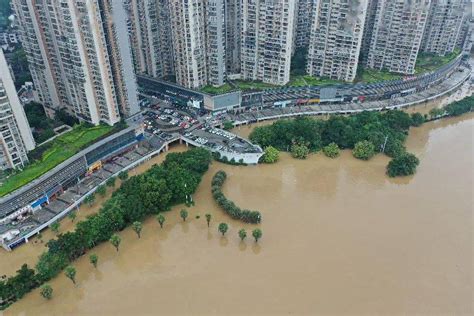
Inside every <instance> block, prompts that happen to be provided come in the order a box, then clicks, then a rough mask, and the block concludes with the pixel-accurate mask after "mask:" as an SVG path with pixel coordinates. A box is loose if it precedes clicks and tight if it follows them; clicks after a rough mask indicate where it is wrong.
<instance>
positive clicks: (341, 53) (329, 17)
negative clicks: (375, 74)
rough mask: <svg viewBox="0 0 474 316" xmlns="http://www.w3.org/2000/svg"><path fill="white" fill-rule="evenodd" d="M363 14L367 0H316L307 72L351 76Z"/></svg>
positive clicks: (321, 74)
mask: <svg viewBox="0 0 474 316" xmlns="http://www.w3.org/2000/svg"><path fill="white" fill-rule="evenodd" d="M366 15H367V0H354V1H347V0H319V1H318V3H317V5H316V6H315V7H314V13H313V22H312V26H311V35H310V42H309V49H308V61H307V66H306V70H307V72H308V74H310V75H312V76H316V77H328V78H332V79H338V80H345V81H352V80H354V79H355V76H356V74H357V64H358V59H359V54H360V48H361V43H362V34H363V30H364V23H365V19H366Z"/></svg>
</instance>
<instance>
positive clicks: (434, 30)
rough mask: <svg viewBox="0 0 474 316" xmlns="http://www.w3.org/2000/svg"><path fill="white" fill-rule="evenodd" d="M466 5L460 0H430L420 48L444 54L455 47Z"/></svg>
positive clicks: (450, 51)
mask: <svg viewBox="0 0 474 316" xmlns="http://www.w3.org/2000/svg"><path fill="white" fill-rule="evenodd" d="M465 9H466V5H465V4H464V3H463V1H462V0H432V3H431V9H430V11H429V15H428V22H427V24H426V29H425V34H424V36H423V44H422V49H423V51H425V52H428V53H434V54H437V55H441V56H444V55H446V54H449V53H452V52H453V51H454V49H455V48H456V44H457V40H458V38H459V36H460V34H461V26H462V22H463V15H464V12H465Z"/></svg>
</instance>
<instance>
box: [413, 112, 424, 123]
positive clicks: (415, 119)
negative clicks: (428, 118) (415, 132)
mask: <svg viewBox="0 0 474 316" xmlns="http://www.w3.org/2000/svg"><path fill="white" fill-rule="evenodd" d="M424 122H425V117H424V116H423V115H422V114H421V113H418V112H417V113H413V114H412V115H411V125H412V126H421V125H422V124H423V123H424Z"/></svg>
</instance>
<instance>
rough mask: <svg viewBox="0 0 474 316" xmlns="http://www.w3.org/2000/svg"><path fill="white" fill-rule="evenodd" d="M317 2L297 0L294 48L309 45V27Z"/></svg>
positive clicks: (315, 0) (313, 0) (314, 0)
mask: <svg viewBox="0 0 474 316" xmlns="http://www.w3.org/2000/svg"><path fill="white" fill-rule="evenodd" d="M317 3H318V0H298V11H297V16H296V24H295V27H296V29H295V32H296V33H295V37H294V45H295V48H296V49H298V48H305V47H308V45H309V37H310V34H311V25H312V23H311V22H312V21H313V14H314V12H315V10H314V8H315V7H316V5H317Z"/></svg>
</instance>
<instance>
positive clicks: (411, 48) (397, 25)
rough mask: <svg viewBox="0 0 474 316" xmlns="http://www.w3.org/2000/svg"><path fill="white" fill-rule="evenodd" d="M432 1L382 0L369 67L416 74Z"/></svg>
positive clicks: (378, 3) (368, 50) (370, 46)
mask: <svg viewBox="0 0 474 316" xmlns="http://www.w3.org/2000/svg"><path fill="white" fill-rule="evenodd" d="M430 1H431V0H378V1H376V3H374V5H375V13H374V15H373V17H372V18H373V21H371V22H370V25H373V29H372V34H371V36H370V40H369V42H368V47H366V48H364V49H365V51H366V53H365V54H366V58H364V59H365V60H366V66H367V67H369V68H374V69H378V70H382V69H385V70H388V71H390V72H396V73H403V74H413V73H414V72H415V64H416V58H417V56H418V52H419V49H420V45H421V41H422V38H423V33H424V30H425V25H426V21H427V19H428V12H429V8H430Z"/></svg>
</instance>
